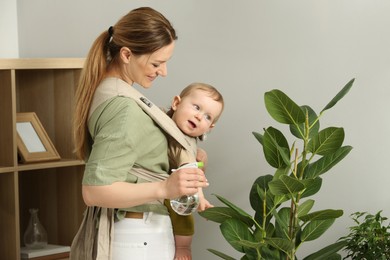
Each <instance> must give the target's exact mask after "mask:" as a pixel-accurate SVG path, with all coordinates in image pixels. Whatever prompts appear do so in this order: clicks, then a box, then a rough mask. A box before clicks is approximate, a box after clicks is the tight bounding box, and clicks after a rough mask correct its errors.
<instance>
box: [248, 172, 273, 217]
mask: <svg viewBox="0 0 390 260" xmlns="http://www.w3.org/2000/svg"><path fill="white" fill-rule="evenodd" d="M272 178H273V177H272V175H270V174H267V175H264V176H260V177H258V178H257V179H256V180H255V181H254V183H253V184H252V188H251V191H250V193H249V200H250V204H251V206H252V209H253V210H255V211H260V212H262V211H263V201H264V197H262V196H261V194H259V192H258V187H259V188H260V189H261V190H263V193H266V191H267V190H268V183H269V182H270V181H272ZM267 195H268V196H272V194H271V193H270V194H267ZM263 196H264V195H263Z"/></svg>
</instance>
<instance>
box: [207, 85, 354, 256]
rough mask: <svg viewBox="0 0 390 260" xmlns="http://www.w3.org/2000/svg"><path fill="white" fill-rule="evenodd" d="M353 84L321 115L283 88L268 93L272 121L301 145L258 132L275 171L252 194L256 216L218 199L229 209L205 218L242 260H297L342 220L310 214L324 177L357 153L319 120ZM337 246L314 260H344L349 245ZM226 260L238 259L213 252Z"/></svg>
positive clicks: (333, 213) (273, 132) (333, 214)
mask: <svg viewBox="0 0 390 260" xmlns="http://www.w3.org/2000/svg"><path fill="white" fill-rule="evenodd" d="M353 82H354V79H352V80H350V81H349V82H348V83H347V84H346V85H345V86H344V87H343V88H342V90H341V91H340V92H339V93H338V94H337V95H336V96H335V97H334V98H333V99H332V100H331V101H330V102H329V103H328V104H327V105H326V106H325V107H324V108H323V109H322V111H321V112H320V113H319V114H318V115H317V114H316V113H315V111H314V110H313V109H312V108H311V107H310V106H308V105H304V106H298V105H297V104H296V103H295V102H294V101H293V100H292V99H290V98H289V97H288V96H287V95H286V94H285V93H283V92H282V91H280V90H278V89H274V90H271V91H269V92H266V93H265V95H264V101H265V106H266V109H267V111H268V113H269V114H270V116H271V117H272V118H273V119H274V120H276V121H277V122H279V123H282V124H285V125H287V126H288V127H289V130H290V133H291V134H292V137H293V138H296V140H295V141H294V142H293V143H292V144H289V142H288V139H287V138H286V137H285V135H284V134H283V133H282V131H280V130H278V129H276V128H274V127H268V128H265V129H264V132H263V133H258V132H253V135H254V137H255V138H256V140H257V141H258V142H259V143H260V144H261V145H262V147H263V152H264V157H265V160H266V161H267V162H268V164H269V165H270V166H272V167H273V168H275V173H274V174H273V175H270V174H267V175H262V176H259V177H258V178H257V179H256V180H255V181H254V183H253V185H252V188H251V190H250V194H249V197H250V205H251V206H252V209H253V210H254V215H253V216H252V214H249V213H247V212H245V211H244V210H243V209H241V208H240V207H238V206H236V205H234V204H233V203H232V202H230V201H229V200H227V199H226V198H224V197H222V196H219V195H215V196H216V197H217V198H218V199H219V200H220V201H221V202H222V203H223V204H224V206H216V207H213V208H209V209H207V210H206V211H204V212H202V213H200V215H201V216H202V217H204V218H206V219H208V220H211V221H214V222H217V223H219V224H220V230H221V233H222V235H223V236H224V238H225V239H226V240H227V242H228V243H229V244H230V245H231V246H232V247H233V248H234V249H236V250H237V251H239V252H241V253H243V257H242V258H241V259H287V260H288V259H296V252H297V250H298V249H299V247H300V246H301V245H302V244H303V243H305V242H308V241H312V240H315V239H317V238H319V237H320V236H321V235H322V234H323V233H324V232H325V231H326V230H327V229H328V228H329V227H330V226H331V225H332V224H333V223H334V221H335V219H336V218H338V217H340V216H342V215H343V211H342V210H341V209H325V210H319V211H311V210H312V208H313V205H314V203H315V201H314V200H313V199H310V198H309V197H310V196H313V195H314V194H316V193H317V192H318V191H319V190H320V188H321V185H322V176H323V174H324V173H326V172H327V171H329V170H330V169H331V168H332V167H334V166H335V165H336V164H337V163H339V162H340V161H341V160H342V159H344V158H345V156H347V155H348V153H349V152H350V151H351V150H352V147H351V146H348V145H345V146H343V141H344V129H343V128H342V127H327V128H325V129H322V130H320V118H321V117H322V116H323V114H324V112H325V111H326V110H328V109H330V108H332V107H333V106H334V105H336V103H337V102H338V101H339V100H340V99H342V98H343V97H344V96H345V95H346V94H347V93H348V91H349V90H350V88H351V87H352V85H353ZM345 243H346V242H345V241H338V242H337V243H335V244H332V245H330V246H327V247H326V248H324V249H322V250H320V251H319V252H316V253H313V254H312V255H310V256H307V257H306V258H305V260H310V259H341V256H340V255H339V254H338V253H337V252H338V251H339V250H341V249H342V248H343V246H344V245H345ZM208 250H209V251H210V252H212V253H213V254H215V255H217V256H219V257H221V258H223V259H234V258H233V257H231V256H228V255H226V254H225V253H223V252H220V251H217V250H214V249H208Z"/></svg>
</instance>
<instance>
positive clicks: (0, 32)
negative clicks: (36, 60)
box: [0, 0, 19, 58]
mask: <svg viewBox="0 0 390 260" xmlns="http://www.w3.org/2000/svg"><path fill="white" fill-rule="evenodd" d="M18 57H19V46H18V22H17V9H16V0H1V1H0V58H18Z"/></svg>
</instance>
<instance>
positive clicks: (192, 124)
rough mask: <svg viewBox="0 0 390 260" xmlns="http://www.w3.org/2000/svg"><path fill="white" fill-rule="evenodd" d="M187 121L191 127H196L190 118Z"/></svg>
mask: <svg viewBox="0 0 390 260" xmlns="http://www.w3.org/2000/svg"><path fill="white" fill-rule="evenodd" d="M188 123H189V124H190V125H191V127H192V128H196V124H195V123H194V122H192V121H190V120H188Z"/></svg>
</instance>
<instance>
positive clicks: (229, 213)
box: [198, 207, 254, 227]
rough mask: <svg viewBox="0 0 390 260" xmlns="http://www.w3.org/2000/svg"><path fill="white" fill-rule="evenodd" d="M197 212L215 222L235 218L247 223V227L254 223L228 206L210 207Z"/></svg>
mask: <svg viewBox="0 0 390 260" xmlns="http://www.w3.org/2000/svg"><path fill="white" fill-rule="evenodd" d="M198 214H199V215H200V216H202V217H203V218H205V219H207V220H211V221H214V222H217V223H223V222H224V221H226V220H228V219H231V218H235V219H239V220H241V221H242V222H244V223H245V224H247V226H248V227H251V226H253V225H254V222H253V220H252V219H251V218H248V217H245V216H242V215H241V214H239V213H237V211H235V210H234V209H232V208H229V207H212V208H208V209H206V210H205V211H202V212H198Z"/></svg>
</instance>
